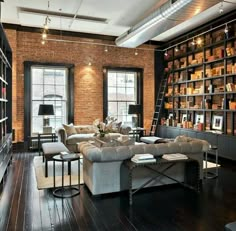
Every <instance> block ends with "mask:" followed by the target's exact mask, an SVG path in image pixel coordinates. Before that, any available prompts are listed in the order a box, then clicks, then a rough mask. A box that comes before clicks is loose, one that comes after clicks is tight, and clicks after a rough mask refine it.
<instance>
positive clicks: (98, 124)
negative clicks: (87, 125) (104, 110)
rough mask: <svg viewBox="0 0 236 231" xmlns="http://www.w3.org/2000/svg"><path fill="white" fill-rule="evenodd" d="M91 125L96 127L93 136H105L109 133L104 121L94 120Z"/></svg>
mask: <svg viewBox="0 0 236 231" xmlns="http://www.w3.org/2000/svg"><path fill="white" fill-rule="evenodd" d="M93 125H94V126H95V127H97V129H98V131H97V132H96V133H95V136H99V137H105V135H106V134H108V133H109V128H108V126H107V125H106V123H104V122H102V121H100V120H99V119H96V120H94V122H93Z"/></svg>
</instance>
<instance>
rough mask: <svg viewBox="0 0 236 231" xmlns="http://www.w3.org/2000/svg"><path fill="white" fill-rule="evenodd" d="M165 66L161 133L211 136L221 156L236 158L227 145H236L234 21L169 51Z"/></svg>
mask: <svg viewBox="0 0 236 231" xmlns="http://www.w3.org/2000/svg"><path fill="white" fill-rule="evenodd" d="M226 28H227V29H228V32H227V33H225V29H226ZM164 63H165V72H167V74H168V75H169V76H168V86H167V92H166V94H165V104H164V109H165V117H166V120H167V121H166V124H167V126H160V128H159V134H161V135H162V136H169V137H175V136H176V135H181V134H187V135H189V136H193V137H198V138H204V139H208V138H209V137H210V138H209V141H210V143H212V144H216V145H218V146H219V145H220V144H221V147H219V149H220V150H222V152H221V153H220V155H221V156H223V157H227V158H230V159H235V160H236V154H233V153H231V154H228V153H227V154H224V152H227V151H226V149H225V148H226V146H225V144H224V142H226V143H227V142H228V141H230V140H232V143H234V142H235V141H236V21H231V22H230V23H227V24H223V25H221V26H218V27H216V28H215V29H212V30H209V31H207V32H206V33H201V34H200V35H199V36H198V35H196V36H195V37H191V38H189V39H186V40H184V41H183V42H180V43H178V44H177V45H176V46H171V47H170V48H167V49H166V51H165V54H164ZM170 131H171V132H170ZM222 145H223V146H222ZM233 146H234V147H235V148H236V146H235V145H233ZM228 152H231V151H230V150H228Z"/></svg>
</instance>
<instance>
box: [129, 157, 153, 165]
mask: <svg viewBox="0 0 236 231" xmlns="http://www.w3.org/2000/svg"><path fill="white" fill-rule="evenodd" d="M131 161H132V162H134V163H137V164H142V163H155V162H156V159H155V158H152V159H141V160H138V159H135V158H132V159H131Z"/></svg>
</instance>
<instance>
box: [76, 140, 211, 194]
mask: <svg viewBox="0 0 236 231" xmlns="http://www.w3.org/2000/svg"><path fill="white" fill-rule="evenodd" d="M176 140H177V139H176ZM208 149H209V143H208V142H206V141H204V140H198V139H194V140H192V139H188V141H183V142H171V143H162V144H141V145H140V144H139V145H129V146H117V147H103V148H98V147H96V146H94V145H93V144H91V143H88V142H82V143H80V144H79V151H80V152H81V153H82V155H83V178H84V183H85V184H86V185H87V187H88V188H89V190H90V191H91V193H92V194H93V195H98V194H104V193H112V192H119V191H122V190H126V189H128V173H127V171H128V170H127V169H126V168H125V167H124V166H123V165H122V163H123V161H124V160H127V159H131V158H132V156H134V155H135V154H142V153H151V154H153V155H154V156H156V157H157V156H161V155H163V154H169V153H183V154H187V155H188V156H189V157H191V158H192V159H195V160H197V161H198V162H199V166H200V178H201V179H202V177H203V154H204V152H207V151H208ZM157 167H158V168H159V166H157ZM166 173H167V174H169V175H170V176H172V177H175V178H176V179H178V180H179V181H184V163H178V164H176V165H175V166H174V167H173V168H171V169H169V170H168V171H167V172H166ZM148 177H150V172H149V171H147V170H146V169H140V170H139V171H137V172H136V173H135V175H134V181H133V186H132V187H133V188H137V187H139V186H140V185H141V184H142V183H144V182H145V181H146V180H147V179H148ZM171 183H173V181H172V180H170V179H167V178H163V177H161V178H157V179H156V180H155V181H154V182H152V183H151V184H150V185H148V187H151V186H157V185H163V184H171Z"/></svg>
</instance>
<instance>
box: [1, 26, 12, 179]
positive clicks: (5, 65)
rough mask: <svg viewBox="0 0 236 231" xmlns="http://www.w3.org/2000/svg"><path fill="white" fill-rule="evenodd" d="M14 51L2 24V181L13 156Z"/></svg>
mask: <svg viewBox="0 0 236 231" xmlns="http://www.w3.org/2000/svg"><path fill="white" fill-rule="evenodd" d="M11 65H12V51H11V48H10V45H9V43H8V41H7V37H6V34H5V32H4V30H3V27H2V25H1V24H0V183H2V180H3V177H4V175H5V173H6V170H7V167H8V165H9V163H10V161H11V158H12V69H11Z"/></svg>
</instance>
